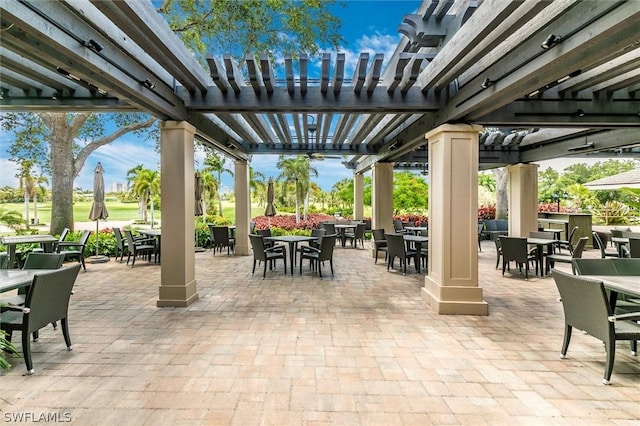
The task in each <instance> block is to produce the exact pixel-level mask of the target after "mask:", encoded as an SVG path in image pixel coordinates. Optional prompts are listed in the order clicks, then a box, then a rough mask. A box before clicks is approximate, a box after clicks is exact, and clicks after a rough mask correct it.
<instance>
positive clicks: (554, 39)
mask: <svg viewBox="0 0 640 426" xmlns="http://www.w3.org/2000/svg"><path fill="white" fill-rule="evenodd" d="M561 40H562V36H559V35H555V34H550V35H549V37H547V38H546V39H545V41H543V42H542V44H541V45H540V47H541V48H543V49H544V50H548V49H551V48H552V47H553V46H555V45H556V44H558V43H560V41H561Z"/></svg>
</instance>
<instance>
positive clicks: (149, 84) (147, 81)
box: [142, 80, 156, 89]
mask: <svg viewBox="0 0 640 426" xmlns="http://www.w3.org/2000/svg"><path fill="white" fill-rule="evenodd" d="M142 85H143V86H144V87H146V88H147V89H153V88H155V87H156V85H155V84H153V83H152V82H150V81H149V80H145V81H143V82H142Z"/></svg>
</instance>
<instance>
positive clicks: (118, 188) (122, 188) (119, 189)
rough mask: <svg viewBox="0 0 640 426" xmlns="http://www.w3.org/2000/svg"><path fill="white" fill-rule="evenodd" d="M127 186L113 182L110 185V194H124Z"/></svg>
mask: <svg viewBox="0 0 640 426" xmlns="http://www.w3.org/2000/svg"><path fill="white" fill-rule="evenodd" d="M126 191H127V185H126V184H124V183H121V182H114V183H112V184H111V192H126Z"/></svg>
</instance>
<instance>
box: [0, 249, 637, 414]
mask: <svg viewBox="0 0 640 426" xmlns="http://www.w3.org/2000/svg"><path fill="white" fill-rule="evenodd" d="M595 255H596V253H595V251H594V250H590V251H589V252H587V253H586V254H585V256H595ZM479 260H480V266H479V268H480V279H481V287H482V288H483V290H484V297H485V300H486V301H487V302H488V303H489V313H490V314H489V316H487V317H475V316H440V315H437V314H435V313H434V312H433V311H432V310H431V309H430V308H429V307H428V306H427V305H426V304H425V302H424V301H423V300H422V299H421V296H420V292H421V287H422V285H423V282H424V275H417V274H415V273H413V270H412V268H409V269H410V270H411V271H410V272H411V273H407V275H406V276H403V275H402V274H401V273H399V272H397V271H392V272H387V270H386V266H385V265H384V262H380V261H379V262H378V264H377V265H374V262H373V259H372V258H371V257H370V255H369V251H368V250H367V251H365V250H354V249H336V252H335V276H334V277H333V278H331V276H330V275H329V270H328V267H327V268H325V270H323V272H325V271H326V276H325V277H324V279H319V278H318V277H317V276H315V275H313V274H311V273H310V271H309V270H308V269H307V268H305V269H304V271H303V275H302V276H300V275H298V271H297V270H296V272H295V274H294V276H293V277H292V276H291V275H287V276H285V275H284V274H283V273H282V269H281V263H280V264H279V268H278V269H276V270H274V271H267V277H266V279H264V280H263V279H262V273H261V270H260V273H258V271H256V275H255V276H252V275H251V264H252V258H251V257H234V256H226V255H219V254H216V256H212V254H211V252H209V251H207V252H204V253H198V254H196V275H197V280H198V289H199V295H200V298H199V300H198V301H197V302H196V303H194V304H192V305H191V306H189V307H188V308H157V307H156V300H157V295H158V285H159V276H160V268H159V266H157V265H153V264H146V263H145V262H137V263H136V267H135V268H131V267H128V266H125V264H121V263H118V262H115V261H113V260H112V261H110V262H108V263H104V264H89V265H87V272H80V275H79V277H78V280H77V283H76V286H75V294H74V295H73V296H72V302H71V307H70V329H71V338H72V341H73V343H74V346H73V348H74V349H73V351H71V352H68V351H66V350H65V346H64V340H63V339H62V335H61V332H60V331H59V330H58V331H54V330H53V329H52V328H51V327H47V328H45V329H43V330H42V331H41V333H40V335H41V337H40V340H39V342H36V343H33V344H32V350H33V352H34V353H33V361H34V365H35V369H36V373H35V375H33V376H23V372H24V371H25V370H24V363H23V361H22V359H20V358H10V361H11V362H12V363H13V364H14V366H13V368H12V369H11V370H10V371H9V372H6V373H0V411H1V413H0V415H1V416H2V420H1V421H3V422H7V423H9V422H17V421H18V420H23V421H24V420H34V419H35V420H39V422H43V420H42V419H43V417H42V416H49V420H51V419H52V417H51V416H58V417H57V418H56V420H59V421H65V420H67V421H68V420H70V421H71V423H73V424H80V425H113V424H119V425H164V424H167V425H176V424H177V425H181V424H182V425H218V424H220V425H227V424H230V425H329V424H335V425H429V424H438V425H459V424H461V425H467V424H468V425H482V424H490V425H502V424H509V425H520V424H526V425H575V424H586V425H592V424H593V425H607V424H615V425H625V424H628V425H632V424H634V425H637V424H639V423H638V422H639V421H640V362H639V361H640V360H639V359H638V358H637V357H633V356H631V355H630V354H629V350H628V348H629V346H628V343H620V344H618V350H617V354H616V363H615V367H614V371H613V376H612V384H611V385H610V386H604V385H602V384H601V379H602V374H603V370H604V361H605V354H604V348H603V346H602V344H601V343H599V342H598V341H597V340H595V339H593V338H591V337H589V336H586V335H584V334H582V333H580V332H577V333H574V336H573V339H572V342H571V345H570V347H569V353H568V358H567V359H565V360H561V359H560V358H559V352H560V346H561V342H562V333H563V314H562V306H561V304H560V303H559V302H558V301H557V291H556V289H555V285H554V282H553V279H552V278H550V277H546V278H539V277H530V279H529V280H528V281H525V280H524V277H522V276H521V275H520V274H517V273H516V274H513V275H511V274H509V273H507V274H505V276H504V277H503V276H502V274H501V271H500V270H496V269H495V250H494V248H493V243H492V242H491V241H484V242H483V251H482V252H480V253H479ZM566 266H567V267H568V265H566ZM305 267H306V265H305ZM559 267H561V268H564V267H565V265H561V266H559ZM15 340H16V341H17V345H18V347H19V346H20V344H19V338H16V339H15Z"/></svg>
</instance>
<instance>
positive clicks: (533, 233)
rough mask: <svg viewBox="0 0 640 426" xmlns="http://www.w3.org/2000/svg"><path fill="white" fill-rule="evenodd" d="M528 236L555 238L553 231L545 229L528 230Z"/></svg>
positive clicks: (544, 238)
mask: <svg viewBox="0 0 640 426" xmlns="http://www.w3.org/2000/svg"><path fill="white" fill-rule="evenodd" d="M529 237H530V238H541V239H543V240H553V239H554V238H555V234H554V233H553V232H546V231H531V232H529Z"/></svg>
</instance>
